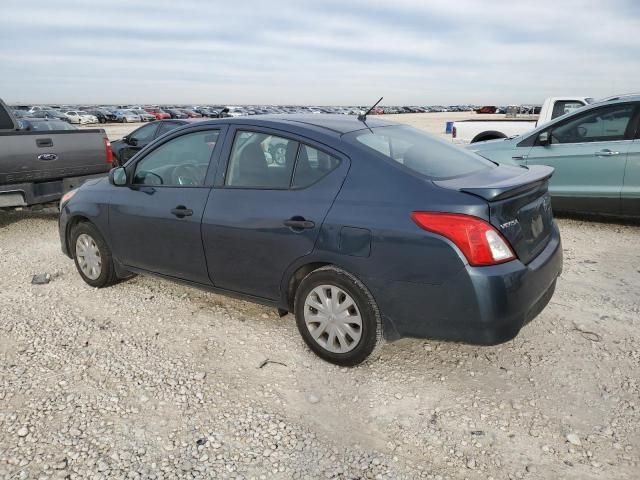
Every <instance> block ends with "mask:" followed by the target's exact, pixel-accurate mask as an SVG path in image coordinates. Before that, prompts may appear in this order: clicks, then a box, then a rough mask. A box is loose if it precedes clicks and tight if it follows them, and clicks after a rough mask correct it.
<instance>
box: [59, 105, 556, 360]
mask: <svg viewBox="0 0 640 480" xmlns="http://www.w3.org/2000/svg"><path fill="white" fill-rule="evenodd" d="M275 147H277V148H275ZM274 155H275V156H276V157H277V158H274ZM552 173H553V170H552V169H551V168H549V167H544V166H532V167H518V166H505V165H497V164H495V163H493V162H491V161H489V160H486V159H484V158H482V157H480V156H478V155H476V154H474V153H471V152H467V151H465V150H463V149H460V148H458V147H456V146H453V145H450V144H449V143H447V142H444V141H441V140H439V139H436V138H434V137H432V136H430V135H428V134H426V133H424V132H422V131H419V130H416V129H413V128H411V127H407V126H401V125H398V124H394V123H392V122H389V121H386V120H381V119H378V118H375V119H373V118H372V119H366V118H359V119H356V118H355V117H351V116H343V115H284V116H279V115H274V116H261V117H259V118H258V117H252V118H227V119H219V120H211V121H205V122H199V123H197V124H192V125H188V126H185V127H182V128H178V129H175V130H173V131H170V132H169V133H167V134H165V135H163V136H162V137H160V138H158V139H156V140H155V141H153V142H152V143H150V144H149V145H148V146H146V147H145V148H144V149H143V150H141V151H140V152H139V153H138V154H136V155H135V156H134V157H133V158H132V159H131V160H130V161H129V162H127V164H126V165H125V166H124V167H120V168H116V169H114V170H112V171H111V172H110V175H109V178H108V179H107V178H105V179H101V180H96V181H93V182H87V183H85V184H84V185H83V186H82V187H80V188H78V189H77V190H73V191H71V192H69V193H68V194H67V195H65V197H64V198H63V199H62V201H61V209H60V210H61V211H60V223H59V225H60V240H61V243H62V250H63V252H64V253H65V254H66V255H68V256H69V257H70V258H73V259H74V261H75V264H76V266H77V269H78V272H79V274H80V276H81V277H82V278H83V280H84V281H85V282H86V283H88V284H89V285H91V286H93V287H106V286H109V285H112V284H114V283H116V282H118V281H119V280H123V279H126V278H128V277H130V276H132V275H134V274H137V273H142V274H153V275H158V276H161V277H164V278H168V279H171V280H176V281H181V282H184V283H188V284H190V285H193V286H197V287H201V288H206V289H210V290H212V291H216V292H219V293H224V294H228V295H234V296H240V297H242V298H246V299H249V300H252V301H255V302H259V303H262V304H266V305H270V306H273V307H275V308H277V309H278V310H279V311H280V313H281V314H282V315H284V314H286V313H287V312H292V313H294V314H295V318H296V322H297V325H298V329H299V330H300V333H301V335H302V337H303V339H304V341H305V342H306V343H307V345H308V346H309V347H310V348H311V349H312V350H313V351H314V352H315V353H316V354H318V355H319V356H320V357H322V358H323V359H325V360H327V361H329V362H333V363H336V364H339V365H347V366H351V365H356V364H359V363H361V362H363V361H364V360H365V359H367V358H368V357H369V356H370V355H371V354H372V353H374V352H376V351H377V349H378V348H379V347H380V345H381V344H382V343H383V341H384V340H385V339H386V340H388V341H391V340H395V339H398V338H400V337H419V338H425V337H428V338H434V339H444V340H453V341H463V342H468V343H473V344H481V345H492V344H497V343H500V342H504V341H507V340H509V339H511V338H513V337H514V336H516V335H517V334H518V332H519V331H520V329H521V328H522V327H523V325H525V324H526V323H527V322H529V321H530V320H532V319H533V318H534V317H535V316H536V315H537V314H538V313H539V312H540V311H541V310H542V309H543V308H544V307H545V306H546V304H547V303H548V302H549V299H550V298H551V296H552V295H553V291H554V288H555V284H556V279H557V277H558V275H559V274H560V271H561V269H562V248H561V244H560V234H559V231H558V228H557V226H556V224H555V222H554V220H553V215H552V211H551V207H550V200H549V193H548V181H549V178H550V176H551V175H552Z"/></svg>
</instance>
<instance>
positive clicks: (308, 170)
mask: <svg viewBox="0 0 640 480" xmlns="http://www.w3.org/2000/svg"><path fill="white" fill-rule="evenodd" d="M339 164H340V160H338V159H337V158H335V157H332V156H331V155H329V154H328V153H325V152H322V151H320V150H316V149H315V148H312V147H309V146H307V145H300V150H299V151H298V161H297V162H296V171H295V173H294V175H293V184H292V186H293V187H294V188H304V187H308V186H309V185H311V184H313V183H316V182H317V181H318V180H320V179H321V178H322V177H324V176H325V175H326V174H328V173H329V172H330V171H332V170H333V169H335V168H336V167H337V166H338V165H339Z"/></svg>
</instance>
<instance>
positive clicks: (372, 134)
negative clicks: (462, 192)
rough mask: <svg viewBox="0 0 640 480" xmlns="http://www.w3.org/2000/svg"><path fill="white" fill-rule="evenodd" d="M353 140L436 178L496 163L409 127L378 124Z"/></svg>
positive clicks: (459, 173)
mask: <svg viewBox="0 0 640 480" xmlns="http://www.w3.org/2000/svg"><path fill="white" fill-rule="evenodd" d="M350 136H351V141H352V143H355V144H356V145H357V146H360V147H363V148H364V149H366V150H368V151H370V152H371V153H375V154H376V155H382V156H384V157H386V158H387V159H390V160H393V161H395V162H398V163H400V164H402V165H404V166H405V167H407V168H409V169H410V170H412V171H414V172H416V173H419V174H421V175H424V176H426V177H429V178H431V179H433V180H443V179H446V178H452V177H458V176H462V175H468V174H470V173H473V172H477V171H479V170H483V169H488V168H494V167H495V164H494V163H492V162H490V161H489V160H486V159H484V158H482V157H480V156H479V155H477V154H475V153H473V152H469V151H467V150H464V149H462V148H460V147H457V146H455V145H452V144H450V143H448V142H445V141H444V140H440V139H439V138H436V137H433V136H431V135H429V134H428V133H426V132H423V131H421V130H418V129H415V128H412V127H406V126H392V127H377V128H373V129H367V130H359V131H357V132H353V133H352V134H350Z"/></svg>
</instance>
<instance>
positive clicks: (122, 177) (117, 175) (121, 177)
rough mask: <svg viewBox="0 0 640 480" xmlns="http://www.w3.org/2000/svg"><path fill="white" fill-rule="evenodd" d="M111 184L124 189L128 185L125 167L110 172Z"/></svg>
mask: <svg viewBox="0 0 640 480" xmlns="http://www.w3.org/2000/svg"><path fill="white" fill-rule="evenodd" d="M109 183H110V184H111V185H115V186H116V187H123V186H125V185H126V184H127V171H126V170H125V169H124V167H118V168H113V169H111V171H110V172H109Z"/></svg>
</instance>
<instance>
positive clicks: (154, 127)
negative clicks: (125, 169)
mask: <svg viewBox="0 0 640 480" xmlns="http://www.w3.org/2000/svg"><path fill="white" fill-rule="evenodd" d="M189 123H190V121H189V120H182V119H175V120H158V121H154V122H153V123H150V124H148V125H144V126H142V127H140V128H137V129H136V130H134V131H133V132H131V133H130V134H128V135H127V136H125V137H123V138H122V139H120V140H114V141H113V142H111V149H112V150H113V163H114V165H116V166H117V165H124V164H125V163H127V161H128V160H129V159H130V158H131V157H133V156H134V155H135V154H136V153H138V152H139V151H140V150H142V149H143V148H144V147H146V146H147V145H148V144H149V143H150V142H151V141H153V140H155V139H156V138H158V137H160V136H162V135H164V134H165V133H167V132H170V131H171V130H173V129H175V128H178V127H181V126H183V125H188V124H189Z"/></svg>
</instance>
